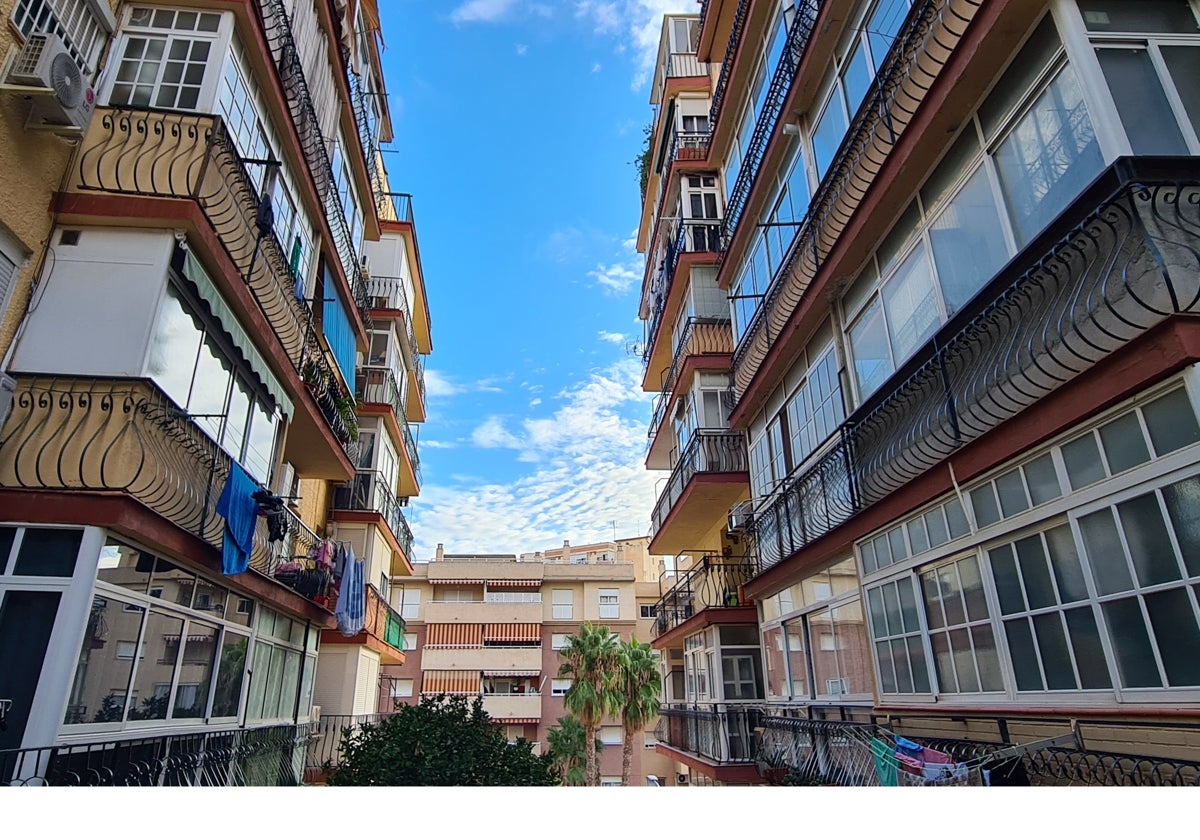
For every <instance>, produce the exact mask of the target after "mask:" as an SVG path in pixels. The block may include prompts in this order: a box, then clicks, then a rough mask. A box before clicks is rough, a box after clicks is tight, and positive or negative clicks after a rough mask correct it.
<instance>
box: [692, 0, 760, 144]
mask: <svg viewBox="0 0 1200 840" xmlns="http://www.w3.org/2000/svg"><path fill="white" fill-rule="evenodd" d="M749 12H750V0H739V2H738V5H737V11H736V12H734V15H733V23H732V25H731V26H730V29H729V41H728V42H727V43H726V44H725V57H724V58H723V59H722V60H721V73H720V75H719V76H717V84H716V87H714V88H713V94H712V105H711V106H709V109H708V125H709V128H716V126H717V120H718V119H720V118H721V109H722V107H723V106H724V105H725V91H726V89H727V88H728V87H729V74H730V73H732V72H733V64H734V60H735V59H736V57H737V53H738V47H739V46H740V45H741V43H742V30H743V29H745V28H746V16H747V14H748V13H749ZM700 20H701V24H700V25H701V28H703V27H704V13H703V12H701V18H700Z"/></svg>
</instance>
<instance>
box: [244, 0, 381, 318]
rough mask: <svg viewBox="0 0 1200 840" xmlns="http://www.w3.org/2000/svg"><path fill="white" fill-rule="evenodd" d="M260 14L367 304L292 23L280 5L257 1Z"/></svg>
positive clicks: (346, 266)
mask: <svg viewBox="0 0 1200 840" xmlns="http://www.w3.org/2000/svg"><path fill="white" fill-rule="evenodd" d="M258 8H259V12H260V13H261V15H262V26H263V31H264V33H265V34H266V39H267V45H268V47H269V48H270V50H271V56H272V57H273V58H274V60H275V67H276V69H277V70H278V71H279V81H280V83H281V84H282V86H283V90H284V94H285V97H286V99H287V103H288V109H289V110H290V112H291V115H292V123H293V124H294V125H295V127H296V134H297V135H298V136H299V138H300V147H301V149H302V150H303V151H304V157H305V159H306V161H307V162H308V168H309V171H310V172H311V173H312V176H313V181H314V183H315V184H316V187H317V197H318V198H320V199H321V201H322V203H323V204H324V208H325V216H326V218H327V219H328V220H329V228H330V230H331V231H332V233H333V241H334V247H335V248H336V250H337V253H338V259H339V260H340V261H341V264H342V269H343V270H344V271H345V273H346V279H347V281H348V282H349V283H350V287H351V291H352V292H353V295H354V299H355V301H356V302H358V303H361V301H363V300H365V292H364V290H363V288H362V285H363V283H364V282H365V277H364V276H363V271H362V265H361V264H360V263H359V260H358V254H357V251H356V245H355V243H354V240H353V239H352V237H351V235H350V226H349V224H347V221H346V210H345V208H344V207H343V206H342V199H341V197H340V196H339V195H338V189H337V180H336V179H335V177H334V173H333V166H332V165H331V164H330V162H329V151H328V149H327V148H326V145H325V136H324V134H323V132H322V131H321V123H320V120H318V119H317V112H316V108H315V107H314V106H313V99H312V95H311V93H310V92H309V87H308V81H307V80H306V79H305V77H304V65H303V62H302V60H301V58H300V51H299V50H298V49H297V48H296V40H295V38H294V36H293V34H292V24H291V19H290V18H289V17H288V13H287V9H286V8H285V6H284V3H283V0H259V3H258Z"/></svg>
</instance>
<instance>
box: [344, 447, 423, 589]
mask: <svg viewBox="0 0 1200 840" xmlns="http://www.w3.org/2000/svg"><path fill="white" fill-rule="evenodd" d="M355 514H367V516H366V517H363V516H361V515H357V516H356V515H355ZM333 520H334V521H335V522H372V521H375V522H378V521H380V520H381V521H382V522H383V523H384V524H386V525H387V536H389V537H391V539H390V540H389V542H390V543H391V545H392V550H393V552H395V553H396V555H397V557H396V558H395V559H396V560H398V561H399V563H400V565H399V566H396V565H393V567H392V568H393V573H395V574H400V573H401V572H400V569H405V570H406V571H405V572H403V573H407V567H408V566H409V564H411V562H412V559H411V558H412V540H413V536H412V530H411V529H410V528H409V527H408V520H406V519H405V518H404V511H403V510H402V509H401V507H400V504H399V503H398V502H397V501H396V495H395V494H394V493H393V492H392V489H391V487H390V486H389V483H388V481H387V480H386V479H385V477H384V475H383V474H382V473H379V472H376V471H375V470H359V471H358V473H357V474H355V476H354V480H353V481H351V482H349V483H348V484H343V485H341V486H340V487H336V488H334V491H333Z"/></svg>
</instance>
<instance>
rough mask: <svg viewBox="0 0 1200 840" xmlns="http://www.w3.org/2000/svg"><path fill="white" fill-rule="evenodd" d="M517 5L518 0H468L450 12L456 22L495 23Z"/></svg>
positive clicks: (451, 18)
mask: <svg viewBox="0 0 1200 840" xmlns="http://www.w3.org/2000/svg"><path fill="white" fill-rule="evenodd" d="M514 5H516V0H468V2H466V3H463V4H462V5H461V6H458V7H457V8H455V9H454V11H452V12H451V13H450V20H451V21H453V22H454V23H494V22H495V21H497V20H499V19H500V18H502V17H504V15H505V14H506V13H507V12H508V10H509V9H511V8H512V7H513V6H514Z"/></svg>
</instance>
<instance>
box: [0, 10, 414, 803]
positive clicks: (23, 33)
mask: <svg viewBox="0 0 1200 840" xmlns="http://www.w3.org/2000/svg"><path fill="white" fill-rule="evenodd" d="M0 12H2V13H3V15H4V18H5V22H6V23H7V24H8V26H6V27H4V33H3V35H0V37H3V38H4V46H5V48H6V52H5V54H4V64H3V67H2V68H0V77H2V78H0V82H2V84H0V113H2V114H3V119H2V120H0V157H2V160H3V163H4V166H3V167H0V169H2V173H0V179H3V182H4V187H5V189H4V190H3V191H2V192H3V194H4V196H5V199H4V202H3V204H0V313H2V319H0V348H2V349H3V350H4V353H5V355H4V357H3V358H4V362H3V365H0V367H2V368H3V370H4V374H3V377H4V382H5V383H7V385H5V384H3V383H0V663H2V666H3V667H0V714H2V715H3V716H4V719H5V724H6V726H5V727H0V772H2V773H3V774H4V775H5V778H6V780H7V779H17V780H20V781H30V780H44V781H47V782H50V783H52V784H71V783H80V782H81V781H83V780H84V779H85V778H86V779H88V780H91V781H90V782H89V783H95V781H96V780H106V781H108V782H111V783H116V784H125V783H138V784H196V783H205V784H229V783H244V782H247V781H252V782H255V783H261V784H281V783H282V784H289V783H295V782H296V781H297V780H298V778H299V777H300V771H301V769H302V766H303V752H304V744H305V742H306V741H307V724H308V722H309V719H310V716H311V713H312V709H313V694H314V685H319V686H321V687H322V689H326V688H327V687H329V686H332V685H333V684H334V683H338V682H340V681H346V682H347V683H348V684H350V685H354V684H355V683H356V682H357V681H361V680H362V679H368V678H369V679H370V680H374V679H376V675H377V673H378V665H377V663H378V661H399V660H400V659H402V654H401V653H400V651H399V650H398V645H399V641H400V638H401V633H400V632H398V630H399V627H400V626H401V622H400V619H399V616H398V615H397V614H395V612H394V611H391V610H389V609H388V608H387V605H386V596H385V595H384V594H383V593H382V592H381V591H380V590H381V587H383V588H386V581H387V580H389V579H390V578H391V577H392V576H393V575H402V574H403V573H405V572H406V571H407V570H408V569H409V568H410V561H409V558H408V551H409V545H410V542H409V541H408V540H409V539H410V537H409V536H408V535H407V527H406V526H404V525H403V517H402V515H400V514H399V512H398V509H397V507H396V503H395V501H394V500H395V497H396V496H398V495H402V496H411V495H415V494H416V493H417V492H418V487H417V478H416V476H417V475H418V474H419V472H418V470H419V468H418V461H417V457H416V452H415V443H414V440H415V436H414V435H413V434H412V433H411V430H410V429H409V426H408V423H410V422H415V421H417V420H420V419H423V418H424V409H423V404H424V403H423V401H424V389H423V383H422V381H421V379H422V375H423V374H422V371H423V367H422V364H421V357H422V355H423V354H425V353H428V352H429V351H430V350H431V349H432V348H431V345H430V336H429V313H428V307H427V304H426V302H425V297H424V286H423V282H424V281H423V277H422V275H421V270H420V259H419V252H418V250H417V245H416V240H415V230H414V222H413V215H412V207H411V199H410V197H409V196H406V195H400V194H394V193H392V192H391V191H390V187H389V185H388V177H387V173H386V171H385V169H384V166H383V161H382V158H381V156H380V146H379V144H380V143H381V142H386V141H387V140H388V139H390V136H391V126H390V117H389V114H388V109H387V96H386V91H385V88H384V85H383V74H382V69H381V64H380V27H379V16H378V8H377V4H376V3H375V2H374V0H362V1H361V2H358V3H352V4H345V3H334V2H328V1H327V0H247V2H236V3H228V2H221V3H216V2H203V0H197V2H182V3H177V4H174V5H171V4H159V3H154V4H150V3H137V2H126V3H120V4H117V3H112V4H111V5H110V4H108V3H107V2H97V0H16V2H11V1H10V2H5V3H0ZM377 336H384V339H383V340H382V341H377V340H376V339H377ZM389 341H391V342H392V343H391V344H389V343H388V342H389ZM401 341H403V342H405V343H404V344H403V345H401V344H400V342H401ZM377 348H381V349H380V352H381V353H383V355H381V356H377V355H375V353H376V349H377ZM364 361H365V364H364V363H363V362H364ZM389 388H390V389H391V390H389ZM389 456H390V457H391V459H392V460H391V461H388V460H387V458H388V457H389ZM367 470H369V471H372V472H371V475H372V476H373V478H372V479H371V480H370V481H366V482H364V481H363V480H362V475H363V473H362V472H361V471H367ZM351 548H352V549H353V555H354V557H355V558H357V560H358V561H362V566H361V567H360V566H357V565H356V564H355V563H352V562H350V557H349V556H348V550H349V549H351ZM335 612H342V613H345V614H347V615H349V616H350V617H351V622H350V624H351V626H347V625H346V624H345V622H343V629H346V630H348V631H349V630H353V629H355V628H356V622H355V621H354V616H355V615H362V614H363V613H364V612H365V614H366V615H365V623H364V626H363V627H362V629H361V632H359V633H358V635H357V636H351V637H346V636H342V635H341V634H339V633H337V631H336V628H337V627H338V622H337V620H336V619H335ZM322 648H324V649H326V650H327V651H329V653H330V656H329V658H330V659H331V660H332V661H331V663H330V665H329V667H326V664H325V663H321V664H320V665H318V651H319V650H321V649H322ZM346 651H352V652H353V656H351V655H350V654H347V653H346ZM321 658H324V656H322V657H321ZM350 658H352V659H353V660H354V661H353V664H346V662H345V661H344V660H347V659H350ZM372 668H374V670H373V671H372V670H371V669H372ZM364 672H366V673H367V675H368V676H367V677H364V676H363V674H364ZM329 693H330V694H331V695H334V694H336V692H335V691H333V690H332V688H330V689H329ZM350 694H351V696H350V697H349V698H348V699H346V698H342V697H336V698H335V699H331V700H330V701H328V702H330V703H331V704H332V705H334V706H336V705H337V703H339V702H343V701H344V702H346V703H347V708H353V696H352V695H353V692H350ZM335 710H336V709H335Z"/></svg>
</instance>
